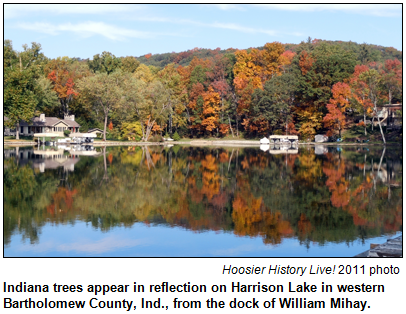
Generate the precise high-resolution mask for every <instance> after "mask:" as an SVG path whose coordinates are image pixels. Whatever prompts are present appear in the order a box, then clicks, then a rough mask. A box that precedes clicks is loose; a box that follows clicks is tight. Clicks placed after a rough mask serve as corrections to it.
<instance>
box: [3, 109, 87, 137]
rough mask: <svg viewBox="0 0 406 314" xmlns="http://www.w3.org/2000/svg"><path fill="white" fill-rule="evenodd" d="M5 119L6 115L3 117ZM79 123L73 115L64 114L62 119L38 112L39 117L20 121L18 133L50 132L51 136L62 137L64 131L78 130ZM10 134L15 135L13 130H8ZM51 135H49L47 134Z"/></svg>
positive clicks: (32, 134) (25, 134)
mask: <svg viewBox="0 0 406 314" xmlns="http://www.w3.org/2000/svg"><path fill="white" fill-rule="evenodd" d="M4 119H5V121H6V119H7V117H4ZM79 128H80V125H79V124H78V123H77V122H76V121H75V116H74V115H70V116H65V118H64V119H59V118H55V117H45V114H43V113H42V114H40V116H39V117H34V118H32V119H31V121H29V122H26V121H20V128H19V130H18V131H19V133H20V135H22V136H35V135H34V134H35V133H52V137H54V136H55V135H56V136H57V137H64V136H65V134H64V131H65V130H69V131H70V132H71V133H76V132H79ZM9 133H10V135H15V131H12V130H9ZM47 137H51V135H47Z"/></svg>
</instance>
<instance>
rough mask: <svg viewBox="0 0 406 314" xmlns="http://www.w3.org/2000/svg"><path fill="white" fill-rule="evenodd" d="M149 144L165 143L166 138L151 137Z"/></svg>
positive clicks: (159, 136)
mask: <svg viewBox="0 0 406 314" xmlns="http://www.w3.org/2000/svg"><path fill="white" fill-rule="evenodd" d="M148 141H149V142H163V141H164V138H163V137H162V136H161V135H154V136H151V137H150V138H149V140H148Z"/></svg>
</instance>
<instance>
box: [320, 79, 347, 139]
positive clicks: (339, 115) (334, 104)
mask: <svg viewBox="0 0 406 314" xmlns="http://www.w3.org/2000/svg"><path fill="white" fill-rule="evenodd" d="M332 93H333V98H332V99H330V102H329V103H328V104H327V110H328V113H327V114H326V116H325V117H324V118H323V122H324V127H326V128H328V129H329V132H328V135H329V136H331V135H333V133H334V130H338V135H339V137H341V130H342V129H343V128H344V126H345V111H346V109H347V108H348V107H349V106H350V99H351V88H350V86H349V85H347V84H345V83H336V84H334V86H333V88H332Z"/></svg>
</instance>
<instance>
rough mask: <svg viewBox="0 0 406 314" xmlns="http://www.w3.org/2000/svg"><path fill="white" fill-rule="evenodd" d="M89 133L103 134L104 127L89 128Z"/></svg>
mask: <svg viewBox="0 0 406 314" xmlns="http://www.w3.org/2000/svg"><path fill="white" fill-rule="evenodd" d="M87 133H94V134H96V135H97V136H99V135H102V134H103V130H102V129H99V128H94V129H89V130H88V131H87ZM106 133H109V132H108V131H106Z"/></svg>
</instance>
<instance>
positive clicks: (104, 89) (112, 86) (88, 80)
mask: <svg viewBox="0 0 406 314" xmlns="http://www.w3.org/2000/svg"><path fill="white" fill-rule="evenodd" d="M122 80H123V77H122V73H121V72H114V73H112V74H111V75H108V74H107V73H106V72H104V73H96V74H95V75H94V76H88V77H85V78H82V79H81V80H79V81H78V88H79V90H80V92H81V93H83V96H84V98H85V99H86V100H87V101H88V104H89V105H90V106H91V108H92V109H93V110H95V111H97V112H101V113H102V115H103V117H104V129H103V140H106V129H107V118H108V116H109V113H110V112H111V111H112V110H113V108H117V107H119V104H120V101H121V96H122V90H121V88H120V83H121V82H122Z"/></svg>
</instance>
